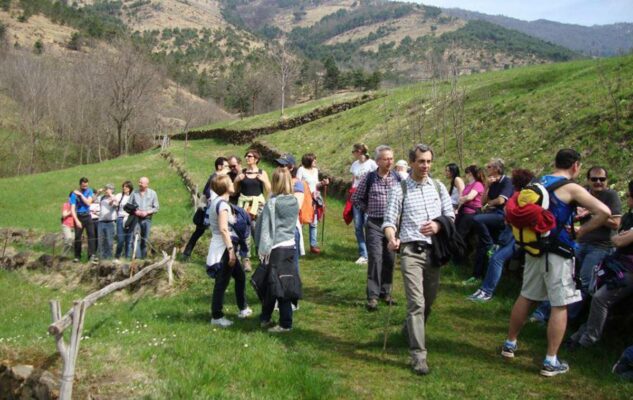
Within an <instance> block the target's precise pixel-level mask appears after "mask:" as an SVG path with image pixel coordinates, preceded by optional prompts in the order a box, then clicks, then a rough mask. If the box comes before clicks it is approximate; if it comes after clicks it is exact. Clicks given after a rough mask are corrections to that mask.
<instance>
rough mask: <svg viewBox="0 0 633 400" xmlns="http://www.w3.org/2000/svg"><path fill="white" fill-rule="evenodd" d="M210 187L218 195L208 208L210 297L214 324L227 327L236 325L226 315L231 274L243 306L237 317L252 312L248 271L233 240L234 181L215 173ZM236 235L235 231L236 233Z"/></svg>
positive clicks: (239, 300)
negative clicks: (232, 206) (211, 288)
mask: <svg viewBox="0 0 633 400" xmlns="http://www.w3.org/2000/svg"><path fill="white" fill-rule="evenodd" d="M211 189H212V190H213V191H214V192H215V193H216V194H217V195H218V197H216V198H215V199H214V200H213V201H212V202H211V204H210V205H209V208H208V209H207V214H208V215H209V227H210V228H211V232H212V236H211V243H210V244H209V254H208V255H207V274H208V275H209V276H210V277H211V278H215V285H214V286H213V296H212V300H211V318H212V319H211V324H212V325H217V326H220V327H222V328H226V327H228V326H230V325H232V324H233V322H232V321H230V320H228V319H227V318H225V317H224V312H223V311H222V309H223V307H224V292H226V288H227V287H228V286H229V282H230V281H231V277H233V280H234V281H235V299H236V301H237V306H238V308H239V309H240V311H239V313H238V314H237V316H238V318H247V317H248V316H250V315H251V314H252V313H253V310H251V309H250V308H249V307H248V305H247V304H246V274H245V273H244V268H243V267H242V264H241V263H240V261H239V259H238V258H237V257H236V255H235V248H234V247H233V241H232V239H231V233H232V229H231V226H230V224H234V223H235V215H233V210H232V208H231V205H230V204H229V196H230V195H232V194H233V192H234V189H233V182H232V181H231V178H230V177H229V176H228V175H216V176H215V177H214V178H213V179H212V181H211ZM233 236H235V234H233Z"/></svg>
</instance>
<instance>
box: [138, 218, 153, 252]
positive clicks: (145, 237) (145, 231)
mask: <svg viewBox="0 0 633 400" xmlns="http://www.w3.org/2000/svg"><path fill="white" fill-rule="evenodd" d="M137 224H138V226H139V227H140V230H141V233H140V238H139V241H140V243H139V246H138V250H137V252H136V257H137V258H140V259H144V258H145V257H147V244H148V243H149V233H150V229H151V228H152V220H151V219H149V218H145V219H141V220H139V221H138V222H137Z"/></svg>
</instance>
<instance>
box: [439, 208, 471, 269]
mask: <svg viewBox="0 0 633 400" xmlns="http://www.w3.org/2000/svg"><path fill="white" fill-rule="evenodd" d="M433 221H435V222H437V223H438V224H440V226H441V229H440V231H439V232H438V233H437V235H435V236H433V237H432V238H431V246H432V253H431V260H432V261H433V265H435V266H437V267H441V266H442V265H445V264H446V263H448V262H449V261H450V259H451V257H456V258H459V257H463V255H464V252H465V251H466V243H465V242H464V239H463V238H462V236H461V235H460V234H459V232H457V229H456V228H455V223H454V222H453V220H452V219H450V218H449V217H445V216H443V215H442V216H440V217H437V218H435V219H434V220H433Z"/></svg>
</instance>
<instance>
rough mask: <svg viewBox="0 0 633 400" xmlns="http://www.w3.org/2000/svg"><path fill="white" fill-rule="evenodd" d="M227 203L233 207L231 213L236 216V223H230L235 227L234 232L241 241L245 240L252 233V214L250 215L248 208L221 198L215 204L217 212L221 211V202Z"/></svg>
mask: <svg viewBox="0 0 633 400" xmlns="http://www.w3.org/2000/svg"><path fill="white" fill-rule="evenodd" d="M222 203H226V204H228V205H229V206H230V207H231V213H232V214H233V215H234V216H235V223H233V224H231V223H229V226H230V227H231V228H233V232H235V234H236V235H237V238H238V239H239V240H241V241H245V240H246V239H248V238H249V237H250V235H251V216H250V215H248V213H247V212H246V210H244V209H243V208H242V207H238V206H236V205H235V204H231V203H229V202H227V201H225V200H221V201H219V202H218V204H217V205H216V206H215V213H216V214H218V213H219V212H220V204H222Z"/></svg>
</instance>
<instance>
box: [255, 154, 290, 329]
mask: <svg viewBox="0 0 633 400" xmlns="http://www.w3.org/2000/svg"><path fill="white" fill-rule="evenodd" d="M298 214H299V202H298V201H297V198H296V197H295V196H294V194H293V184H292V179H291V174H290V171H288V169H287V168H282V167H278V168H277V169H276V170H275V172H274V173H273V182H272V193H271V197H270V199H269V200H268V202H267V203H266V205H265V206H264V209H263V211H262V214H261V216H260V218H259V220H258V222H257V227H256V230H255V243H256V244H257V250H258V255H259V258H260V261H261V262H262V264H264V265H267V266H268V276H267V285H266V289H265V296H264V298H263V300H262V313H261V315H260V324H261V326H262V328H266V327H269V329H268V331H269V332H273V333H280V332H288V331H290V330H291V329H292V301H293V300H298V299H299V298H300V297H301V280H300V278H299V274H298V272H297V269H296V266H295V257H296V249H295V243H296V242H295V231H296V226H297V215H298ZM275 302H276V303H277V304H278V306H279V325H276V326H273V325H274V323H273V321H272V313H273V310H274V308H275Z"/></svg>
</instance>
